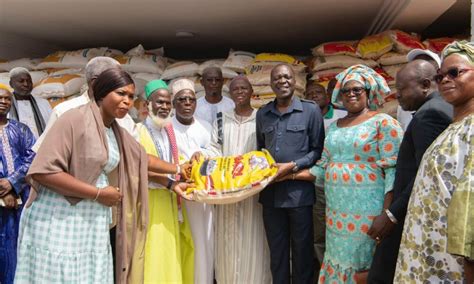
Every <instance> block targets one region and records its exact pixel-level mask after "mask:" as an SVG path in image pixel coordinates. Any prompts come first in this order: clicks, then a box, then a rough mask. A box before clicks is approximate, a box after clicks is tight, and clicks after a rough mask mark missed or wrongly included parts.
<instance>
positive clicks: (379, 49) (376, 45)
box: [357, 33, 393, 59]
mask: <svg viewBox="0 0 474 284" xmlns="http://www.w3.org/2000/svg"><path fill="white" fill-rule="evenodd" d="M392 48H393V42H392V39H391V38H390V36H389V35H388V34H387V33H380V34H376V35H371V36H367V37H365V38H363V39H362V40H361V41H359V44H358V45H357V52H358V53H359V54H360V55H361V56H362V58H364V59H377V58H379V57H380V56H382V55H383V54H385V53H387V52H389V51H390V50H392Z"/></svg>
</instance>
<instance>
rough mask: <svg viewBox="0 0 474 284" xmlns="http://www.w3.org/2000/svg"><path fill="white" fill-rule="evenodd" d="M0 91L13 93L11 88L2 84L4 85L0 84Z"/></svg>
mask: <svg viewBox="0 0 474 284" xmlns="http://www.w3.org/2000/svg"><path fill="white" fill-rule="evenodd" d="M0 90H5V91H7V92H9V93H11V92H12V89H11V88H10V86H7V85H5V84H2V83H0Z"/></svg>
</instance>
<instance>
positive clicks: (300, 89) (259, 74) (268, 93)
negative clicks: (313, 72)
mask: <svg viewBox="0 0 474 284" xmlns="http://www.w3.org/2000/svg"><path fill="white" fill-rule="evenodd" d="M281 63H287V64H290V65H291V66H292V67H293V70H294V71H295V76H296V88H295V95H297V96H299V97H303V95H304V91H305V88H306V66H305V65H304V64H303V63H302V62H300V61H299V60H297V59H296V58H294V57H293V56H290V55H287V54H282V53H260V54H257V55H256V56H255V59H254V61H253V62H252V64H251V65H250V66H249V67H248V68H247V70H246V75H247V77H248V79H249V81H250V83H251V84H252V87H253V96H252V100H251V104H252V107H255V108H260V107H262V106H263V105H266V104H267V103H269V102H271V101H273V100H274V99H275V94H274V93H273V90H272V88H271V86H270V74H271V71H272V69H273V67H275V66H276V65H278V64H281Z"/></svg>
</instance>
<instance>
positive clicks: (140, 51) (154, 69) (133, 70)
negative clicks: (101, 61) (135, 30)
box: [105, 44, 168, 98]
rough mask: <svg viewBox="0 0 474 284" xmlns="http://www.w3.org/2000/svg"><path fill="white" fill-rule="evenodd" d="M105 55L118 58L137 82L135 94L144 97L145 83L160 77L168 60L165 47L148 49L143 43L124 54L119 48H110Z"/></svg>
mask: <svg viewBox="0 0 474 284" xmlns="http://www.w3.org/2000/svg"><path fill="white" fill-rule="evenodd" d="M105 56H110V57H112V58H114V59H115V60H117V61H118V62H119V63H120V64H121V65H122V68H123V69H124V70H125V71H127V72H129V73H130V75H131V76H132V79H133V81H134V83H135V95H136V96H137V97H138V96H141V97H143V98H144V92H145V91H144V88H145V85H146V84H147V83H148V82H149V81H151V80H155V79H159V78H160V77H161V76H162V74H163V73H164V71H165V69H166V66H167V62H168V61H167V59H166V58H165V57H164V48H163V47H160V48H156V49H150V50H146V49H145V48H144V47H143V46H142V45H141V44H139V45H138V46H136V47H134V48H132V49H130V50H129V51H127V52H126V53H125V54H122V53H121V52H120V51H119V50H111V49H109V52H108V54H105Z"/></svg>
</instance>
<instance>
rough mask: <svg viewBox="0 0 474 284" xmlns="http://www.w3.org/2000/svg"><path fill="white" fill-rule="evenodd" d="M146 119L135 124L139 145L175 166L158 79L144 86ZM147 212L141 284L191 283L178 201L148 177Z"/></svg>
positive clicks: (189, 247)
mask: <svg viewBox="0 0 474 284" xmlns="http://www.w3.org/2000/svg"><path fill="white" fill-rule="evenodd" d="M145 95H146V99H147V101H148V107H149V110H150V114H149V116H148V117H147V118H146V119H145V121H144V122H143V123H141V124H138V126H137V129H138V135H139V142H140V144H141V145H142V146H143V147H144V148H145V150H146V152H147V153H148V154H151V155H154V156H157V157H160V158H161V159H163V160H165V161H166V162H170V163H175V164H178V162H179V158H178V152H177V150H178V148H177V144H176V139H175V135H174V130H173V126H172V124H171V117H170V114H171V109H172V107H171V94H170V92H169V90H168V86H167V85H166V83H165V82H164V81H162V80H154V81H150V82H149V83H148V84H147V85H146V86H145ZM149 180H150V182H149V209H150V211H149V212H150V217H149V223H148V232H147V240H146V246H145V277H144V278H145V281H144V282H145V283H193V281H194V280H193V279H194V265H193V263H194V248H193V240H192V236H191V229H190V224H189V221H188V217H187V214H186V208H185V207H184V206H182V199H181V198H180V197H179V195H177V194H176V193H175V192H172V191H170V190H169V188H170V187H171V186H170V185H171V180H172V179H170V182H169V183H168V184H163V185H162V184H159V183H158V182H157V181H156V180H155V182H154V177H153V176H152V175H151V174H150V175H149Z"/></svg>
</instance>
